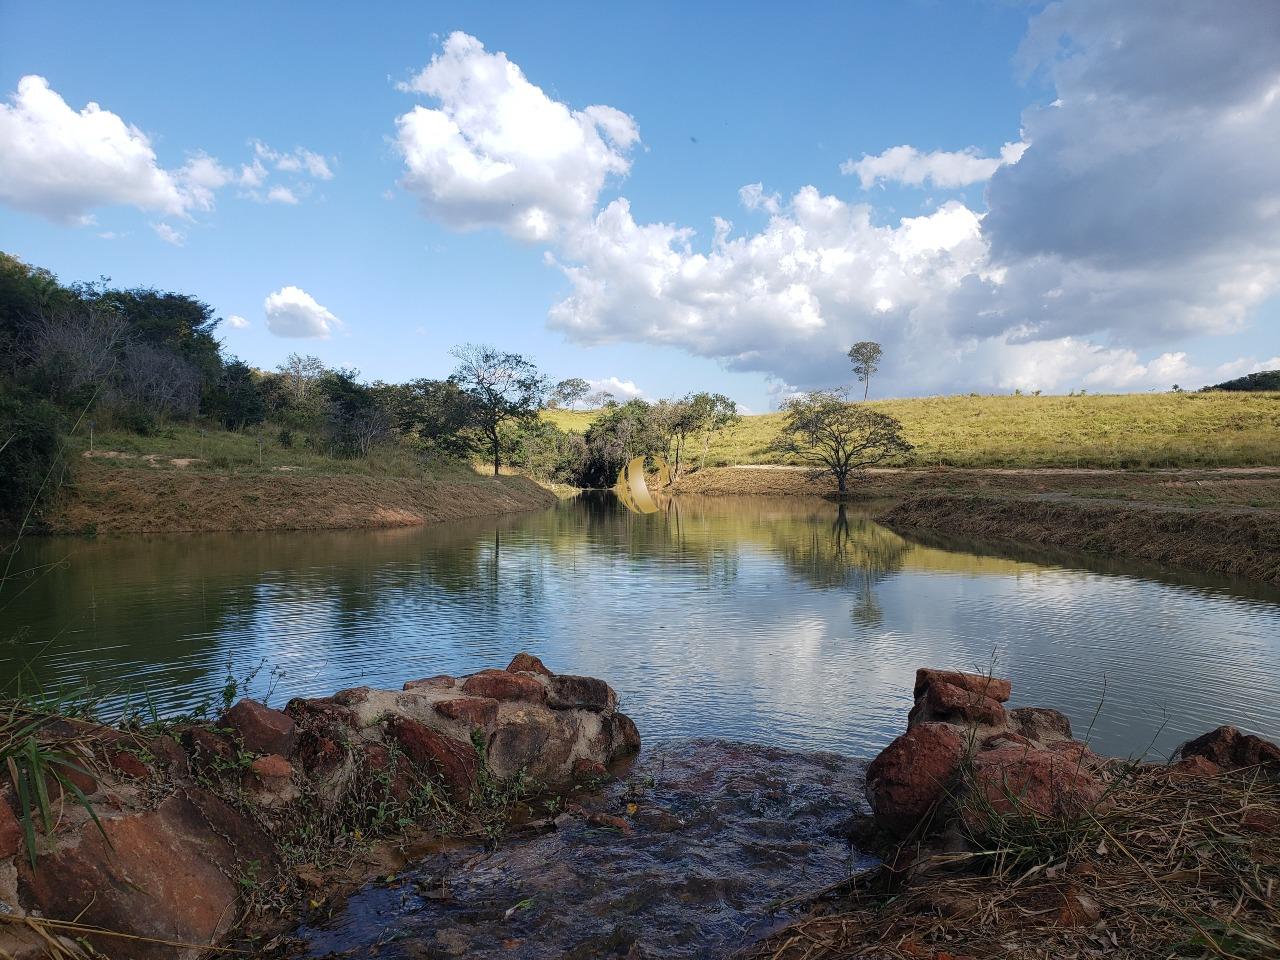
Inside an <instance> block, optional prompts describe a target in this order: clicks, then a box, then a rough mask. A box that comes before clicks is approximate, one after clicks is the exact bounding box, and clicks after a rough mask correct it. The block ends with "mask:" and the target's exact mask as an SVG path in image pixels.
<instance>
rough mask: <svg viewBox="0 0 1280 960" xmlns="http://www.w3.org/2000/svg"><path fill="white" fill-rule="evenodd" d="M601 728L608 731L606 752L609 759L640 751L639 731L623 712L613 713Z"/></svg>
mask: <svg viewBox="0 0 1280 960" xmlns="http://www.w3.org/2000/svg"><path fill="white" fill-rule="evenodd" d="M602 728H603V729H604V730H605V731H606V732H607V733H608V736H609V746H608V750H607V754H608V757H609V759H610V760H614V759H616V758H618V757H626V756H630V755H631V754H633V753H639V752H640V731H639V730H638V729H636V725H635V723H634V722H633V721H632V719H631V718H630V717H628V716H627V715H626V714H625V713H614V714H612V715H610V716H609V718H608V722H607V723H603V721H602Z"/></svg>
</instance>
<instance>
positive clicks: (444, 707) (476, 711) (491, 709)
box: [434, 697, 498, 727]
mask: <svg viewBox="0 0 1280 960" xmlns="http://www.w3.org/2000/svg"><path fill="white" fill-rule="evenodd" d="M434 706H435V711H436V713H438V714H440V716H442V717H448V718H449V719H450V720H461V721H463V722H465V723H467V724H470V725H471V726H473V727H486V726H488V725H489V724H491V723H493V722H494V721H495V720H497V719H498V701H497V700H493V699H490V698H489V697H454V698H453V699H452V700H437V701H436V703H435V705H434Z"/></svg>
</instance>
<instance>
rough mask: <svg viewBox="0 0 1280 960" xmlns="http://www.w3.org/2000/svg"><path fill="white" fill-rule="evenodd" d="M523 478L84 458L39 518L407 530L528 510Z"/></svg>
mask: <svg viewBox="0 0 1280 960" xmlns="http://www.w3.org/2000/svg"><path fill="white" fill-rule="evenodd" d="M556 499H557V498H556V496H555V495H554V494H553V493H551V492H549V491H547V490H545V489H543V488H542V487H540V486H538V484H536V483H534V482H533V481H532V480H529V479H527V478H525V477H513V476H500V477H485V476H480V475H478V474H477V475H475V476H468V475H465V474H461V475H453V474H451V475H450V476H448V477H446V478H440V479H432V478H429V477H423V478H413V477H392V476H387V477H379V476H362V475H357V474H332V475H316V474H306V475H300V474H299V475H292V474H289V473H275V474H270V473H268V474H254V473H250V474H239V473H215V472H208V471H197V470H185V469H174V468H169V467H167V466H161V467H157V468H156V469H154V470H148V469H127V470H126V469H116V468H112V467H110V466H103V465H100V464H85V465H83V466H79V467H78V468H77V470H76V472H75V480H74V483H72V484H70V485H68V486H67V487H66V488H64V490H63V491H62V493H61V494H60V496H59V498H58V500H57V502H56V503H55V504H54V505H53V506H52V508H51V509H50V510H49V511H48V513H47V515H46V516H45V517H43V518H42V521H43V526H44V528H45V529H46V530H47V531H48V532H50V533H203V532H212V531H219V530H340V529H354V528H374V527H412V526H419V525H422V524H427V523H439V522H442V521H447V520H464V519H467V518H470V517H483V516H495V515H497V514H503V513H515V512H517V511H521V510H536V509H541V508H543V507H548V506H551V505H553V504H554V503H555V502H556Z"/></svg>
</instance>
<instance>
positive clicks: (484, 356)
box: [450, 343, 547, 477]
mask: <svg viewBox="0 0 1280 960" xmlns="http://www.w3.org/2000/svg"><path fill="white" fill-rule="evenodd" d="M450 352H451V353H452V354H453V357H454V359H456V360H457V361H458V366H457V369H455V370H454V371H453V375H452V376H451V377H450V379H451V380H453V381H454V382H455V383H456V384H457V385H458V386H459V387H461V388H462V390H463V391H464V392H466V393H467V394H468V395H470V397H471V399H472V400H473V401H474V403H475V420H476V422H475V427H476V429H478V430H479V431H480V432H481V433H482V434H483V435H484V437H485V439H486V440H487V441H488V444H489V447H490V449H491V450H492V451H493V475H494V476H495V477H496V476H497V475H498V467H499V466H500V464H501V459H502V455H501V435H500V430H501V428H502V425H503V424H504V423H509V422H511V421H513V420H514V421H521V420H525V421H527V420H531V419H533V418H534V417H536V416H537V415H538V411H539V410H540V409H541V408H542V401H543V398H544V397H545V396H546V393H547V381H546V378H545V377H544V376H543V375H542V374H540V373H539V372H538V368H537V367H535V366H534V365H533V361H531V360H529V359H528V358H526V357H522V356H521V355H520V354H518V353H505V352H503V351H501V350H499V349H498V348H497V347H493V346H489V345H488V344H477V343H467V344H463V345H462V346H460V347H454V348H453V350H452V351H450Z"/></svg>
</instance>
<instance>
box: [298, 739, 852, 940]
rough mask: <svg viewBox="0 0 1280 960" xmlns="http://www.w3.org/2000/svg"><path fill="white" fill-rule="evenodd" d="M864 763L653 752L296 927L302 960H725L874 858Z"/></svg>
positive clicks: (788, 755)
mask: <svg viewBox="0 0 1280 960" xmlns="http://www.w3.org/2000/svg"><path fill="white" fill-rule="evenodd" d="M864 768H865V764H864V763H863V762H862V761H857V760H852V759H850V758H847V757H843V756H839V755H837V754H832V753H798V752H792V751H786V750H780V749H776V748H771V747H762V746H755V745H744V744H737V743H730V742H726V741H719V740H695V741H691V742H687V743H683V744H664V745H662V746H661V747H658V748H655V749H649V748H646V749H645V750H644V751H643V753H642V754H641V756H640V757H639V758H638V759H637V760H636V761H635V763H634V764H633V765H632V766H631V768H630V769H629V770H627V771H624V772H622V776H621V777H620V779H619V780H618V781H617V782H615V783H612V784H610V785H608V786H606V787H604V788H603V789H602V790H601V791H600V792H598V793H596V794H591V795H586V796H584V797H582V798H580V799H579V801H578V802H580V803H581V805H582V807H583V808H584V809H585V811H586V813H587V814H588V816H589V815H590V814H592V813H599V814H604V815H606V816H607V817H621V818H622V819H623V820H625V821H626V824H627V826H628V828H629V832H626V831H624V830H623V829H619V828H616V827H612V826H608V825H604V824H606V823H607V821H606V820H605V818H604V817H599V816H596V817H590V819H594V820H596V821H597V822H596V823H592V822H589V820H588V818H587V817H584V816H583V815H582V813H561V814H560V815H559V816H557V817H556V818H555V825H554V827H552V826H551V825H550V824H548V828H547V830H546V831H545V832H543V833H541V834H540V835H535V836H524V837H512V838H509V839H507V840H504V841H502V842H501V843H500V844H499V845H498V846H497V849H494V850H485V849H484V848H483V847H481V846H478V845H477V846H471V847H462V848H458V849H454V850H450V851H447V852H443V853H439V854H435V855H432V856H430V857H428V858H426V859H424V860H422V861H420V862H419V863H418V864H416V865H415V866H414V867H413V868H412V869H411V870H409V871H407V872H405V873H403V874H401V875H399V876H397V877H395V879H393V880H391V881H390V882H387V881H385V880H384V881H382V882H379V883H374V884H369V885H367V886H366V887H365V888H363V889H362V890H361V891H359V892H358V893H356V894H355V895H354V896H352V897H351V898H350V899H349V900H348V901H347V903H346V904H345V905H344V907H343V908H342V910H341V911H340V912H339V913H338V915H337V916H336V917H335V918H333V919H332V920H330V921H328V922H326V923H324V924H323V925H317V926H304V927H302V928H301V929H300V930H298V931H297V932H296V935H297V936H298V937H299V938H300V940H301V941H302V943H303V944H304V947H303V949H302V951H301V955H303V956H307V957H313V958H318V957H370V956H376V957H386V958H405V960H409V958H414V960H417V958H452V957H468V958H477V960H484V958H499V957H501V958H504V960H535V958H536V960H542V958H566V960H579V958H581V960H588V958H595V957H623V958H631V960H638V958H646V960H650V958H651V960H659V958H661V960H667V958H670V960H676V958H712V957H725V956H728V955H730V954H731V953H733V952H734V951H735V950H737V949H739V948H741V947H743V946H745V945H746V944H748V943H751V942H753V941H755V940H757V939H759V938H760V937H762V936H763V935H765V934H766V933H768V932H770V931H771V930H773V929H775V928H776V927H777V926H779V925H781V924H782V923H784V922H785V921H786V920H787V919H788V918H789V917H792V916H793V915H794V914H793V912H792V910H794V909H797V908H791V909H790V910H789V909H788V908H786V907H785V905H784V906H780V905H779V904H780V902H781V901H784V900H787V899H789V898H792V897H795V896H797V894H803V893H804V892H806V891H810V890H814V891H816V890H818V889H820V888H822V887H824V886H827V885H829V884H832V883H834V882H837V881H839V880H841V879H843V878H844V877H847V876H849V875H850V874H851V873H854V872H857V871H859V870H862V869H865V868H866V867H869V866H871V865H872V864H873V862H874V861H872V860H870V859H869V858H868V857H866V856H864V855H862V854H860V853H859V852H858V851H857V850H856V849H853V848H852V847H851V846H850V845H849V843H848V841H847V840H846V839H844V836H843V827H844V825H845V824H846V823H847V822H848V820H849V818H850V815H851V814H853V813H854V812H856V811H858V810H865V809H866V808H865V807H864V806H863V803H864V802H863V800H862V776H863V771H864Z"/></svg>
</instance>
